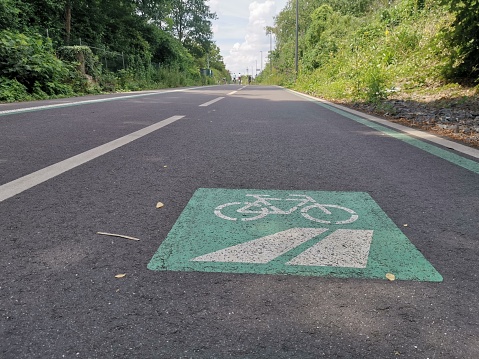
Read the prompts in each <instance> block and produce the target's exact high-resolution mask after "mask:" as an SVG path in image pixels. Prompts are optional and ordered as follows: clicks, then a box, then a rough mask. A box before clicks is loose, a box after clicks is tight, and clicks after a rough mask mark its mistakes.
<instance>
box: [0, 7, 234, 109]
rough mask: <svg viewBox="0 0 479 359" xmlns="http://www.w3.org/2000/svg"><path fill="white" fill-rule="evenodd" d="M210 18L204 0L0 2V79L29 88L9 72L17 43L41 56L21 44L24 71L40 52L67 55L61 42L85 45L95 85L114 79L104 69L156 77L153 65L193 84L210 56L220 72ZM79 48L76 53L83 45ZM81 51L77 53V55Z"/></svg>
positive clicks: (221, 66) (20, 77)
mask: <svg viewBox="0 0 479 359" xmlns="http://www.w3.org/2000/svg"><path fill="white" fill-rule="evenodd" d="M215 18H216V14H215V13H213V12H211V11H210V9H209V6H208V4H207V1H206V0H0V52H1V54H2V57H4V56H6V57H4V58H3V59H2V61H1V63H2V64H1V65H0V66H1V67H0V77H2V78H3V83H4V88H5V86H6V85H5V81H6V80H7V79H8V80H9V81H10V80H11V81H13V80H15V81H17V82H19V83H20V84H23V85H25V86H26V90H27V91H29V92H31V91H32V89H33V88H34V86H33V85H32V84H31V83H26V82H25V80H24V79H25V78H26V77H25V76H24V75H25V74H23V75H20V73H16V72H15V71H16V70H15V69H17V70H18V69H19V67H18V66H13V63H14V62H15V60H14V59H15V58H16V56H20V55H19V51H20V50H19V49H18V47H19V46H20V47H21V46H22V44H30V45H31V44H37V46H35V47H34V48H32V49H30V50H31V51H33V52H37V55H39V56H37V57H35V59H36V60H33V58H32V55H30V56H28V55H27V53H28V51H27V50H25V51H24V53H23V54H22V55H21V56H26V57H27V58H26V59H24V65H22V66H23V70H22V71H24V72H25V71H27V72H28V71H29V70H28V69H30V68H34V67H35V68H37V67H38V66H37V65H35V61H38V59H39V58H41V57H42V56H43V55H45V56H43V58H45V59H46V58H48V56H53V57H54V58H56V57H58V56H57V55H59V54H60V53H63V54H65V51H63V50H62V51H60V50H61V49H62V48H63V47H65V46H67V47H68V46H69V47H72V46H73V47H74V46H83V47H84V46H87V47H88V48H89V49H91V50H92V53H93V54H94V56H95V58H96V62H97V66H98V67H99V69H100V71H97V73H96V74H97V75H98V74H99V73H101V74H103V75H104V76H103V79H99V80H98V81H99V83H100V85H101V84H102V83H103V82H104V81H106V78H107V77H108V78H109V80H108V81H107V82H112V81H113V82H114V81H115V78H117V77H118V75H117V76H109V75H108V76H107V73H108V71H110V72H111V71H120V70H121V71H123V72H120V73H119V75H121V76H123V77H125V76H126V74H127V73H130V75H128V76H129V77H130V78H131V77H135V78H138V77H141V76H140V75H139V74H142V76H143V77H148V79H147V80H148V81H150V82H151V81H153V80H154V79H153V77H155V76H156V77H158V76H159V75H158V73H156V74H154V73H153V72H152V69H154V68H155V67H156V69H157V70H159V69H165V68H168V69H170V70H171V71H173V70H177V71H180V72H181V73H180V74H179V75H178V76H179V77H181V76H187V77H189V78H190V80H191V81H194V82H198V81H200V80H201V78H200V75H199V74H200V68H201V67H204V66H205V64H206V63H207V58H209V57H211V58H212V59H213V58H216V59H217V60H218V61H212V62H211V64H212V65H214V66H215V67H214V69H215V70H216V72H217V73H218V75H219V76H220V77H221V78H222V77H225V76H226V75H227V71H226V69H225V65H224V63H223V62H222V59H218V57H217V55H218V54H217V48H216V45H215V44H214V42H213V40H212V23H211V20H213V19H215ZM25 46H27V45H25ZM15 47H16V49H15ZM79 49H80V48H77V50H75V51H83V50H79ZM72 51H73V50H72ZM20 52H21V51H20ZM45 53H46V54H47V55H46V54H45ZM40 54H43V55H42V56H40ZM84 55H85V54H83V55H78V56H76V59H77V60H79V59H81V60H82V61H83V59H84V57H85V56H84ZM67 57H68V56H67ZM74 57H75V56H74ZM69 58H70V59H71V57H69ZM30 60H31V61H32V63H29V61H30ZM63 60H66V58H63ZM55 63H56V62H55ZM56 64H57V65H58V66H60V67H62V66H63V65H68V64H67V63H65V64H61V63H56ZM58 66H57V67H58ZM171 71H170V72H171ZM157 72H158V71H157ZM60 73H65V69H64V68H62V69H61V71H60ZM88 75H91V76H93V75H94V74H88ZM71 76H74V75H70V77H71ZM161 76H163V75H161ZM161 76H160V77H161ZM51 77H52V76H50V78H51ZM34 78H35V79H34V80H29V81H34V82H39V81H41V80H40V79H39V78H38V76H37V77H34ZM142 80H145V79H142ZM157 80H158V79H157ZM55 81H57V82H58V78H55ZM102 81H103V82H102ZM179 84H184V83H183V81H180V83H179ZM170 85H171V84H170ZM15 86H16V85H15ZM0 101H1V98H0Z"/></svg>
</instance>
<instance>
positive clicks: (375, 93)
mask: <svg viewBox="0 0 479 359" xmlns="http://www.w3.org/2000/svg"><path fill="white" fill-rule="evenodd" d="M299 6H300V10H299V14H300V17H299V38H300V40H299V51H298V52H299V73H298V74H297V75H296V74H295V71H294V68H295V64H294V62H295V35H294V34H295V16H296V0H290V1H289V2H288V4H287V6H286V7H285V8H284V9H283V11H282V12H281V13H280V14H279V15H278V17H277V18H276V19H275V26H274V27H273V28H268V29H266V30H267V32H269V31H273V33H274V34H275V36H276V49H275V50H274V51H273V52H272V54H271V55H270V57H269V61H270V63H272V65H273V66H272V71H271V68H270V66H265V71H263V73H262V74H261V76H260V78H259V81H260V82H263V83H276V84H281V85H285V86H289V87H294V88H296V89H298V90H300V91H304V92H307V93H311V94H315V95H318V96H322V97H325V98H328V99H332V100H334V99H341V100H347V101H365V102H372V103H378V102H380V101H381V100H382V99H385V98H386V97H387V96H389V95H390V94H391V93H394V92H398V91H401V92H406V93H407V92H408V91H420V90H421V89H424V88H430V89H431V88H439V87H441V86H446V85H447V84H451V83H455V82H456V83H461V84H468V85H471V84H473V85H474V84H477V82H478V80H479V42H478V39H479V3H478V2H477V1H476V0H461V1H458V0H442V3H441V2H438V1H435V0H395V1H388V0H358V1H354V2H351V1H347V0H311V1H301V0H300V1H299Z"/></svg>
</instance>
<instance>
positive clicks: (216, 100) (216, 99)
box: [200, 97, 224, 107]
mask: <svg viewBox="0 0 479 359" xmlns="http://www.w3.org/2000/svg"><path fill="white" fill-rule="evenodd" d="M222 99H224V97H218V98H215V99H214V100H211V101H208V102H205V103H204V104H202V105H200V107H206V106H209V105H211V104H214V103H215V102H218V101H219V100H222Z"/></svg>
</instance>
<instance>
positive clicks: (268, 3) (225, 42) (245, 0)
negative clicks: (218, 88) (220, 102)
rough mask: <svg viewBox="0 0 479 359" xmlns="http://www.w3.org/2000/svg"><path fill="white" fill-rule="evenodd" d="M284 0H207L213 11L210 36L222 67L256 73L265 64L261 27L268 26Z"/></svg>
mask: <svg viewBox="0 0 479 359" xmlns="http://www.w3.org/2000/svg"><path fill="white" fill-rule="evenodd" d="M286 2H287V0H264V1H251V0H235V1H224V0H223V1H220V0H209V2H208V4H209V6H210V9H211V10H212V11H214V12H216V13H217V15H218V18H219V19H218V20H215V21H214V22H213V34H214V36H213V39H214V40H215V42H216V44H217V45H218V46H219V48H220V50H221V54H222V56H223V58H224V61H225V64H226V68H227V69H228V70H230V71H231V72H232V73H234V74H236V75H238V74H239V73H241V74H246V71H248V73H249V74H251V73H253V74H254V73H256V71H255V68H256V64H257V66H258V68H261V53H260V52H261V51H262V52H263V63H266V59H267V56H268V51H269V48H270V42H269V37H268V36H267V35H266V32H265V27H266V26H272V25H273V23H274V16H275V15H277V14H278V13H279V11H280V10H281V9H282V8H284V6H285V5H286Z"/></svg>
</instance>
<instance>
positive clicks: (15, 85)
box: [0, 77, 32, 102]
mask: <svg viewBox="0 0 479 359" xmlns="http://www.w3.org/2000/svg"><path fill="white" fill-rule="evenodd" d="M31 99H32V97H31V95H30V94H29V93H28V92H27V89H26V87H25V86H23V85H22V84H21V83H20V82H18V81H17V80H15V79H13V80H11V79H7V78H5V77H0V101H2V102H15V101H28V100H31Z"/></svg>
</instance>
